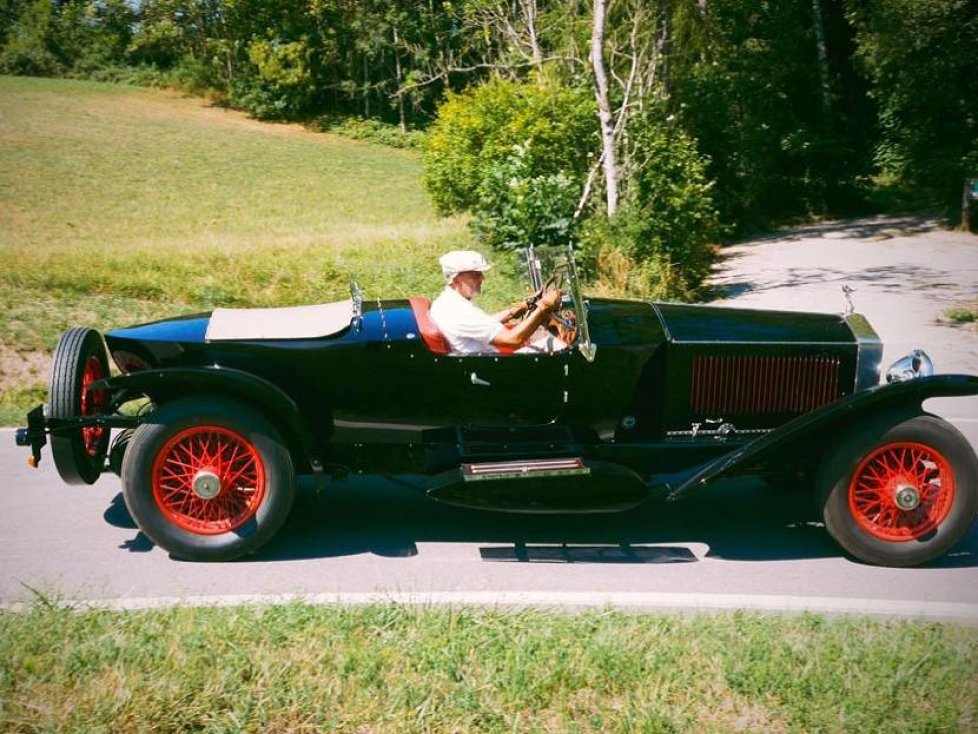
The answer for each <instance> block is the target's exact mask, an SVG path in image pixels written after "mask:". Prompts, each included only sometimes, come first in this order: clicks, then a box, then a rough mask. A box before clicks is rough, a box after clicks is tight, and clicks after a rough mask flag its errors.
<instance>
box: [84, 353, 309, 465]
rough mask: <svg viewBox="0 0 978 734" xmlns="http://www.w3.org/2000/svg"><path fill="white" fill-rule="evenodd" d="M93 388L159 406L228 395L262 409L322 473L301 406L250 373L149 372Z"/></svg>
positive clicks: (204, 370)
mask: <svg viewBox="0 0 978 734" xmlns="http://www.w3.org/2000/svg"><path fill="white" fill-rule="evenodd" d="M93 387H97V388H98V389H106V390H111V391H113V393H116V392H117V391H121V392H124V393H125V394H126V395H146V396H147V397H148V398H150V399H151V400H153V401H154V402H157V403H159V402H165V401H166V400H172V399H175V398H180V397H183V396H186V395H188V394H191V393H206V394H208V395H212V396H213V395H224V396H227V397H229V398H231V399H233V400H236V401H239V402H242V403H245V404H247V405H251V406H253V407H255V408H257V409H258V410H260V411H261V412H262V414H263V415H265V416H266V417H267V418H268V420H270V421H271V422H272V423H273V424H274V425H275V426H276V428H278V429H279V430H280V431H281V433H282V437H283V438H284V439H285V440H286V442H287V443H288V445H289V446H290V447H292V448H293V449H294V450H295V449H297V450H299V451H301V452H302V454H303V455H302V456H300V457H295V458H296V459H304V460H305V461H306V462H308V464H309V465H310V467H311V468H312V469H313V471H314V472H316V473H317V474H318V473H319V472H321V471H322V457H321V455H320V450H319V449H318V448H317V446H316V444H315V442H314V439H313V435H314V434H313V432H312V431H311V430H310V427H309V425H308V423H307V422H306V420H305V418H303V416H302V413H301V412H300V410H299V406H298V405H296V403H295V401H294V400H293V399H292V398H291V397H290V396H289V395H288V393H286V392H285V391H283V390H282V389H281V388H279V387H277V386H276V385H274V384H272V383H271V382H269V381H268V380H266V379H264V378H262V377H259V376H257V375H254V374H251V373H250V372H244V371H243V370H236V369H230V368H227V367H175V368H163V369H149V370H140V371H138V372H130V373H129V374H125V375H117V376H115V377H110V378H108V379H105V380H102V381H100V382H98V383H96V384H95V385H94V386H93ZM297 463H301V462H297Z"/></svg>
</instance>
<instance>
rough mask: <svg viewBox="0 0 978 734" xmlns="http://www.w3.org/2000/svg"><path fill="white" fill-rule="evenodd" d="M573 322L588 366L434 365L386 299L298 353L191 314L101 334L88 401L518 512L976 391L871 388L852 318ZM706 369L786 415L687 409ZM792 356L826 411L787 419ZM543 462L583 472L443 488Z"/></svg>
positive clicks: (493, 360) (950, 381)
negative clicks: (216, 425) (131, 403)
mask: <svg viewBox="0 0 978 734" xmlns="http://www.w3.org/2000/svg"><path fill="white" fill-rule="evenodd" d="M586 314H587V322H588V326H589V330H590V338H591V341H592V343H593V344H594V345H596V347H597V349H596V353H595V355H594V357H593V360H592V359H588V358H587V357H586V356H585V354H584V353H583V352H582V351H581V350H578V349H572V350H568V351H565V352H561V353H557V354H549V355H522V354H514V355H508V356H500V355H474V356H464V357H462V356H452V355H443V354H436V353H433V352H432V351H431V350H430V349H429V348H428V347H427V346H426V345H425V343H424V341H423V340H422V339H421V337H420V334H419V331H418V325H417V322H416V319H415V316H414V314H413V312H412V310H411V308H410V306H409V304H408V302H407V301H401V300H390V301H378V302H373V303H367V304H364V306H363V312H362V315H361V316H360V317H357V318H354V319H353V321H352V322H351V324H350V326H349V327H348V328H346V329H345V330H342V331H341V332H340V333H338V334H334V335H332V336H329V337H326V338H313V339H288V340H274V339H262V340H252V341H212V342H209V341H207V339H206V331H207V326H208V319H209V314H195V315H190V316H184V317H180V318H176V319H169V320H165V321H160V322H155V323H152V324H145V325H142V326H136V327H131V328H127V329H120V330H116V331H111V332H108V333H107V334H106V335H105V340H106V343H107V345H108V348H109V351H110V353H111V354H112V356H113V358H114V360H115V361H116V363H117V365H118V366H119V368H120V369H121V370H122V371H123V374H122V375H119V376H117V377H113V378H111V379H108V380H105V381H104V383H103V385H102V387H105V388H107V389H110V390H111V391H113V394H114V396H115V402H116V403H121V402H123V401H124V400H126V399H129V398H132V397H136V396H148V397H149V398H151V399H152V400H153V401H154V402H155V403H162V402H166V401H169V400H174V399H180V398H186V397H190V396H197V395H226V396H228V397H230V398H232V399H234V400H240V401H244V402H248V403H251V404H253V405H255V406H256V407H257V408H258V409H259V410H261V411H262V412H263V413H264V414H265V415H266V416H268V418H269V419H270V420H272V421H273V422H274V423H275V424H276V426H277V427H278V428H279V430H280V432H281V434H282V436H283V437H284V439H285V440H286V441H287V442H288V444H289V448H290V450H291V452H292V454H293V457H294V459H295V462H296V465H297V467H299V469H300V470H304V471H313V472H316V473H319V474H321V473H322V472H323V471H324V470H326V471H333V472H344V471H364V472H371V473H399V474H412V475H422V479H421V480H420V483H421V486H423V487H424V488H426V489H428V490H429V493H430V494H431V496H432V497H433V498H435V499H439V500H441V501H446V502H455V503H461V504H468V505H472V506H476V507H494V508H497V509H510V510H517V511H529V512H538V511H555V510H557V511H596V510H597V511H602V510H612V509H620V508H622V507H626V506H631V505H633V504H635V503H637V502H639V501H641V500H642V499H644V498H645V496H646V495H647V494H648V492H649V491H652V490H653V489H655V488H660V489H665V490H667V491H668V492H669V494H670V496H679V495H681V494H683V493H685V492H687V491H689V489H691V488H692V487H694V486H699V484H701V483H702V482H703V481H705V480H706V479H711V478H714V477H716V476H718V475H720V474H722V473H727V472H731V471H746V470H756V469H757V468H759V467H761V468H763V467H764V466H765V465H767V464H770V463H774V462H776V461H778V460H781V459H783V458H784V456H785V454H786V449H787V448H788V447H792V448H797V447H799V446H801V445H804V446H805V447H806V448H807V449H808V450H812V448H813V446H814V447H815V448H817V447H818V446H819V445H820V444H819V442H820V441H823V440H824V436H825V435H826V434H827V433H831V431H832V430H834V429H835V428H836V427H838V426H840V425H842V424H844V423H845V422H847V421H851V420H852V419H853V417H854V416H858V415H861V414H862V413H864V412H867V411H877V410H883V409H889V407H894V406H902V405H905V404H906V403H907V401H908V400H909V401H912V402H913V401H916V402H917V403H918V404H919V402H920V401H921V400H923V399H924V398H926V397H929V396H932V395H938V394H948V392H949V391H950V392H954V391H957V392H960V393H962V394H964V393H967V394H974V393H978V378H972V377H954V378H950V377H945V378H932V379H931V380H929V381H925V380H919V381H915V382H914V383H913V385H912V386H911V387H904V386H902V385H895V386H885V387H881V386H878V384H877V383H878V381H879V367H880V355H881V352H882V346H881V344H880V342H879V339H878V337H877V336H876V334H875V332H873V330H872V328H871V327H870V326H869V324H868V323H867V322H866V321H865V319H863V318H862V317H860V316H858V315H853V316H849V317H842V316H833V315H825V314H799V313H788V312H771V311H751V310H741V309H730V308H717V307H708V306H688V305H678V304H652V303H643V302H634V301H622V300H610V299H590V300H588V301H587V303H586ZM717 359H719V360H721V362H722V361H723V360H727V361H726V362H722V363H723V364H726V365H743V367H742V369H743V370H744V372H745V374H744V376H743V382H744V383H745V384H746V383H747V382H749V378H750V374H748V373H750V372H751V370H753V369H754V368H753V367H752V365H755V364H762V363H763V364H767V365H769V369H774V370H775V371H780V372H779V373H778V374H777V375H776V377H777V379H778V380H780V381H781V382H783V383H784V384H785V385H788V386H789V387H788V388H785V387H784V386H783V385H782V387H781V389H782V390H785V389H788V392H787V393H785V395H787V398H785V401H786V402H784V404H778V405H774V406H773V407H772V405H768V403H769V402H770V401H768V400H766V398H765V396H764V395H763V394H758V395H754V396H752V400H753V403H752V402H751V400H747V401H746V403H745V405H748V408H743V407H740V408H738V409H736V410H733V409H731V411H728V413H727V414H723V415H714V414H711V413H709V412H708V409H701V410H700V412H697V410H696V409H695V404H696V403H697V398H696V397H695V395H694V393H695V392H696V390H697V387H696V380H697V379H700V380H704V379H706V380H707V381H708V379H715V378H714V377H709V378H702V377H697V376H696V375H697V374H699V373H697V370H698V369H700V370H702V369H703V367H702V365H704V364H712V363H710V362H709V360H717ZM764 360H766V362H765V361H764ZM792 360H795V361H792ZM805 360H808V361H809V362H810V363H812V364H815V363H817V364H819V365H820V364H823V363H826V364H827V363H831V364H833V365H835V367H834V368H833V370H834V371H832V372H831V373H830V374H829V373H827V374H828V375H829V376H828V377H825V378H824V380H823V383H824V384H823V383H820V384H821V388H820V389H822V390H823V392H824V391H828V392H827V393H826V394H829V395H830V398H829V400H828V405H821V404H819V405H817V406H815V407H812V406H808V407H806V408H804V409H802V410H799V409H797V407H792V405H793V403H792V399H793V398H792V397H791V389H794V388H792V387H791V385H792V384H793V383H792V380H795V381H796V382H799V383H800V382H801V381H800V380H797V379H796V378H797V374H796V373H794V372H792V370H794V369H796V368H794V367H792V365H795V364H796V363H798V362H799V361H800V362H804V361H805ZM813 360H814V361H813ZM820 360H821V361H820ZM770 365H775V367H770ZM811 369H818V368H816V367H813V368H811ZM781 373H784V374H781ZM813 374H814V373H813ZM735 378H736V383H735V384H734V387H735V389H740V388H739V385H740V383H741V380H740V376H739V375H735ZM812 379H813V380H814V379H818V380H822V379H823V378H821V377H820V376H819V375H818V374H815V377H814V378H812ZM826 380H828V381H831V384H828V382H825V381H826ZM755 382H757V381H756V380H755ZM485 383H488V385H486V384H485ZM701 388H702V386H701ZM745 389H746V388H745ZM752 389H753V390H755V392H757V391H758V390H761V392H762V393H763V391H764V390H765V389H766V388H765V387H763V386H762V387H761V388H758V387H757V386H756V385H755V387H754V388H752ZM771 389H772V390H773V389H774V388H773V386H772V388H771ZM798 389H801V388H798ZM699 402H700V403H702V400H700V401H699ZM751 405H756V406H757V409H756V410H755V409H752V408H751V407H750V406H751ZM704 411H707V412H704ZM738 411H739V412H738ZM110 422H111V421H110ZM553 457H580V458H582V459H583V460H584V461H585V462H586V463H587V464H588V466H589V467H592V472H591V474H589V475H588V476H587V477H586V478H582V477H575V478H573V479H568V478H567V477H564V478H561V479H560V480H559V481H558V480H547V479H539V480H532V481H527V480H522V481H511V480H506V481H502V480H501V481H493V482H480V483H476V484H472V485H466V484H464V482H461V480H460V477H459V474H458V472H459V466H460V465H461V464H464V463H479V462H491V461H502V460H522V461H531V460H535V459H545V458H553Z"/></svg>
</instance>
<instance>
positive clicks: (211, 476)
mask: <svg viewBox="0 0 978 734" xmlns="http://www.w3.org/2000/svg"><path fill="white" fill-rule="evenodd" d="M192 487H193V490H194V494H195V495H197V496H198V497H200V498H201V499H202V500H212V499H214V498H215V497H217V495H219V494H220V493H221V478H220V477H218V476H217V474H215V473H214V472H211V471H206V470H203V471H199V472H197V473H196V474H194V478H193V484H192Z"/></svg>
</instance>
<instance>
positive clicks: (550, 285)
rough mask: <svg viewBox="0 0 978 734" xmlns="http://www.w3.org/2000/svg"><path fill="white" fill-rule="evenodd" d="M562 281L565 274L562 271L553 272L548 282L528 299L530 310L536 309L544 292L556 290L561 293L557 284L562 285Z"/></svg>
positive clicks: (527, 303)
mask: <svg viewBox="0 0 978 734" xmlns="http://www.w3.org/2000/svg"><path fill="white" fill-rule="evenodd" d="M562 281H563V274H561V273H560V272H554V273H551V274H550V277H549V278H547V282H546V283H544V284H543V287H542V288H540V290H538V291H537V292H536V293H534V294H533V295H532V296H530V297H529V298H527V299H526V307H527V309H528V310H529V311H532V310H533V309H535V308H536V307H537V303H539V301H540V299H541V298H543V296H544V294H546V293H548V292H550V291H554V290H556V291H557V292H558V293H560V289H559V288H557V286H558V285H560V284H561V283H562ZM558 303H559V299H558Z"/></svg>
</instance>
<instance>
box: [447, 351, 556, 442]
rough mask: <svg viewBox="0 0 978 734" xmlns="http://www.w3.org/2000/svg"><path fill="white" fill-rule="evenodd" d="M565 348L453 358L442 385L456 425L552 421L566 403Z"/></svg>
mask: <svg viewBox="0 0 978 734" xmlns="http://www.w3.org/2000/svg"><path fill="white" fill-rule="evenodd" d="M568 355H569V350H568V351H564V352H558V353H556V354H506V355H502V354H498V355H495V354H488V355H468V356H464V357H454V358H452V359H453V361H454V363H455V364H454V367H455V373H454V374H452V375H451V376H450V381H451V383H452V384H451V385H444V388H445V399H450V400H453V401H456V402H455V403H454V404H453V406H452V412H453V413H454V414H455V418H456V422H457V424H458V425H465V426H486V427H488V426H528V425H542V424H546V423H551V422H553V421H555V420H557V419H558V418H559V417H560V415H561V413H562V412H563V409H564V405H565V403H566V400H567V393H566V390H567V364H568Z"/></svg>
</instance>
